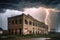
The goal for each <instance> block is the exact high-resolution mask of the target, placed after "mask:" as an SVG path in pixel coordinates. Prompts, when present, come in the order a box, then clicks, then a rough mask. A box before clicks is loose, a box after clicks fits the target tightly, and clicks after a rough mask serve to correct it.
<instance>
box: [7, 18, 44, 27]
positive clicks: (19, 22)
mask: <svg viewBox="0 0 60 40" xmlns="http://www.w3.org/2000/svg"><path fill="white" fill-rule="evenodd" d="M22 22H23V21H22V19H19V20H17V19H16V20H10V21H8V24H22ZM24 22H25V24H26V25H32V26H38V27H43V28H45V25H43V24H41V23H38V22H34V21H28V20H26V19H25V21H24Z"/></svg>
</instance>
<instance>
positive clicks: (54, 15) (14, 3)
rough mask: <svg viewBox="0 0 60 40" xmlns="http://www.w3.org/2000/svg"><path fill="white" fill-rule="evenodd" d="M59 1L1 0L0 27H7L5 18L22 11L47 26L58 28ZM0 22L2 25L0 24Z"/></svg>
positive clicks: (59, 24)
mask: <svg viewBox="0 0 60 40" xmlns="http://www.w3.org/2000/svg"><path fill="white" fill-rule="evenodd" d="M57 10H58V11H59V10H60V1H59V0H48V1H47V0H45V1H44V0H6V1H5V0H1V1H0V27H2V28H3V29H4V30H6V29H7V27H8V25H7V18H8V17H11V16H15V15H20V14H22V12H24V13H25V14H30V15H31V16H33V17H34V18H36V19H38V20H39V21H42V22H45V23H46V24H47V25H48V26H49V27H53V28H56V30H57V29H58V30H59V28H60V21H59V20H60V12H57ZM1 24H2V25H1Z"/></svg>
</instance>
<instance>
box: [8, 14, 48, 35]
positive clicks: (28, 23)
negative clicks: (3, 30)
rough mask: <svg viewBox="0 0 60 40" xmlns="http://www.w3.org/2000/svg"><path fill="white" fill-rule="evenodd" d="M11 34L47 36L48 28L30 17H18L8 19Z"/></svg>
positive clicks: (23, 15)
mask: <svg viewBox="0 0 60 40" xmlns="http://www.w3.org/2000/svg"><path fill="white" fill-rule="evenodd" d="M8 33H9V34H20V35H21V34H24V35H25V34H40V33H43V34H47V33H48V26H47V25H45V23H43V22H40V21H38V20H36V19H34V18H33V17H32V16H30V15H25V14H22V15H18V16H14V17H9V18H8Z"/></svg>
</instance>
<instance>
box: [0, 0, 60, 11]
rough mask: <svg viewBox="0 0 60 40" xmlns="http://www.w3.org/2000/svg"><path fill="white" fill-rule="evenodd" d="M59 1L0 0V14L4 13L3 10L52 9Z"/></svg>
mask: <svg viewBox="0 0 60 40" xmlns="http://www.w3.org/2000/svg"><path fill="white" fill-rule="evenodd" d="M59 3H60V0H0V12H5V11H4V10H3V9H14V10H23V9H24V8H27V7H28V8H31V7H39V6H43V5H44V6H45V5H46V7H54V6H55V5H57V4H59Z"/></svg>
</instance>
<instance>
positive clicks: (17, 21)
mask: <svg viewBox="0 0 60 40" xmlns="http://www.w3.org/2000/svg"><path fill="white" fill-rule="evenodd" d="M18 23H19V24H22V20H21V19H19V20H10V21H8V24H18Z"/></svg>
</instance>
